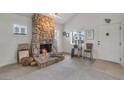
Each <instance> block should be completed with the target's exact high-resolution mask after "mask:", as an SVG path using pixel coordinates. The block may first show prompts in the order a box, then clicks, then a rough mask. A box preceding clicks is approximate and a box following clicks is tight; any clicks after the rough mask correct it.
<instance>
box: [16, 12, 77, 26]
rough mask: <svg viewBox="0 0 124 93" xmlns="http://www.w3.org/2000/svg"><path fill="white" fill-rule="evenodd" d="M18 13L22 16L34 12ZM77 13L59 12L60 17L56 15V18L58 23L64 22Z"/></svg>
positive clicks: (28, 15) (29, 15)
mask: <svg viewBox="0 0 124 93" xmlns="http://www.w3.org/2000/svg"><path fill="white" fill-rule="evenodd" d="M16 14H18V15H21V16H26V17H31V16H32V14H33V13H16ZM43 14H44V13H43ZM45 14H46V13H45ZM75 15H76V13H59V16H60V17H55V20H56V23H59V24H64V23H66V22H67V21H69V20H71V18H72V17H73V16H75Z"/></svg>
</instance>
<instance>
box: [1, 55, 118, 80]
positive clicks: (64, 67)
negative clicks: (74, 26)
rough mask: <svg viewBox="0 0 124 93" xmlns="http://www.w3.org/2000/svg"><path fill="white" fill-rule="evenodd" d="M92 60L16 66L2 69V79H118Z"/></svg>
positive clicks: (67, 60)
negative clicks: (98, 67)
mask: <svg viewBox="0 0 124 93" xmlns="http://www.w3.org/2000/svg"><path fill="white" fill-rule="evenodd" d="M91 64H92V62H90V61H83V60H82V59H71V58H70V57H68V56H67V57H66V59H65V60H63V61H61V62H59V63H56V64H53V65H51V66H48V67H46V68H42V69H39V68H38V67H23V66H18V65H17V66H16V67H15V68H11V70H9V71H3V72H2V71H1V72H0V79H2V80H3V79H4V80H7V79H10V80H117V79H119V78H117V77H113V76H111V75H109V74H106V73H104V72H103V71H101V70H99V69H96V68H94V67H93V66H92V65H91Z"/></svg>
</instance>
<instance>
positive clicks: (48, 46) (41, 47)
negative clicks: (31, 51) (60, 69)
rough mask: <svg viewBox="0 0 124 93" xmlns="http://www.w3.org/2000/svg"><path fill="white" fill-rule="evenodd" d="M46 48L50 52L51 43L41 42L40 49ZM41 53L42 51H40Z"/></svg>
mask: <svg viewBox="0 0 124 93" xmlns="http://www.w3.org/2000/svg"><path fill="white" fill-rule="evenodd" d="M42 49H46V50H47V52H52V44H41V45H40V50H42ZM40 52H41V53H42V51H40Z"/></svg>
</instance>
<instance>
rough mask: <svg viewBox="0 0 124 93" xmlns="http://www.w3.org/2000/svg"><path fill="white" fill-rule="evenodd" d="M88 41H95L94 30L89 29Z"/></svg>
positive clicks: (87, 32) (87, 33)
mask: <svg viewBox="0 0 124 93" xmlns="http://www.w3.org/2000/svg"><path fill="white" fill-rule="evenodd" d="M86 39H87V40H94V29H89V30H87V31H86Z"/></svg>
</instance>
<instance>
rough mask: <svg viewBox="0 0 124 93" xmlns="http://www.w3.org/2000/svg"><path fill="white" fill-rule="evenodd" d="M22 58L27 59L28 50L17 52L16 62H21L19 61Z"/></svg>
mask: <svg viewBox="0 0 124 93" xmlns="http://www.w3.org/2000/svg"><path fill="white" fill-rule="evenodd" d="M24 57H29V50H19V51H18V62H19V63H20V62H21V59H22V58H24Z"/></svg>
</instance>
